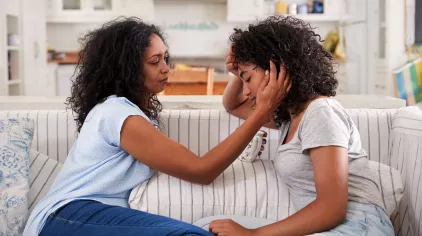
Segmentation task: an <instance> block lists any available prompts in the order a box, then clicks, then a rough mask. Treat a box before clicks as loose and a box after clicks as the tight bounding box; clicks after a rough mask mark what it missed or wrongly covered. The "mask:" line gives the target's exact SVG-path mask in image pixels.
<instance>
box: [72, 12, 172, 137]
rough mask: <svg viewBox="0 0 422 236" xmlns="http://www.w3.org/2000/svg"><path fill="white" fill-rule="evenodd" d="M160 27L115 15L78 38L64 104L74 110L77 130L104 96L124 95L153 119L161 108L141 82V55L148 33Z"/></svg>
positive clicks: (142, 81)
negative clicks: (74, 64) (69, 89)
mask: <svg viewBox="0 0 422 236" xmlns="http://www.w3.org/2000/svg"><path fill="white" fill-rule="evenodd" d="M152 34H156V35H158V36H159V37H160V38H161V39H162V40H163V42H165V40H164V37H163V34H162V33H161V30H160V29H159V28H158V27H157V26H155V25H149V24H146V23H144V22H142V21H141V20H140V19H138V18H133V17H132V18H118V19H116V20H114V21H111V22H109V23H106V24H104V25H103V26H102V27H101V28H99V29H96V30H93V31H91V32H88V33H87V34H86V35H85V36H84V37H82V38H81V39H79V41H80V42H81V43H82V45H83V49H82V50H81V51H80V53H79V56H80V59H79V62H78V65H77V67H76V70H75V74H77V75H76V77H75V78H74V80H73V81H72V89H71V96H70V97H68V98H67V100H66V101H67V105H68V106H69V107H70V108H71V109H72V110H73V112H75V113H76V115H77V117H76V118H75V121H76V123H77V128H78V132H80V130H81V128H82V125H83V123H84V121H85V119H86V117H87V115H88V113H89V112H90V111H91V109H92V108H93V107H94V106H95V105H97V104H99V103H102V102H104V101H105V100H106V99H107V97H109V96H111V95H116V96H118V97H125V98H127V99H128V100H129V101H131V102H133V103H134V104H136V105H137V106H138V107H139V108H140V109H141V110H142V111H143V112H144V113H145V114H146V115H147V116H148V117H150V118H151V119H157V117H158V114H159V113H160V111H161V110H162V105H161V103H160V102H159V101H158V99H157V96H156V94H151V93H150V92H149V91H148V90H147V88H145V87H144V86H143V84H144V80H145V78H144V76H143V74H142V70H143V63H142V57H143V55H144V51H145V49H146V48H147V47H149V45H150V40H149V37H150V36H151V35H152Z"/></svg>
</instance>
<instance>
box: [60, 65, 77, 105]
mask: <svg viewBox="0 0 422 236" xmlns="http://www.w3.org/2000/svg"><path fill="white" fill-rule="evenodd" d="M75 69H76V65H59V67H58V68H57V96H63V97H69V96H70V94H71V88H72V79H73V78H75V77H74V76H76V75H75Z"/></svg>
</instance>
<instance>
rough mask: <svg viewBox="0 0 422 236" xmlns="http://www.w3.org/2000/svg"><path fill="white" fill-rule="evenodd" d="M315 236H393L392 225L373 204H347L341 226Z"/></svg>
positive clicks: (381, 209)
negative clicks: (344, 218) (345, 214)
mask: <svg viewBox="0 0 422 236" xmlns="http://www.w3.org/2000/svg"><path fill="white" fill-rule="evenodd" d="M313 235H315V236H340V235H350V236H352V235H354V236H359V235H362V236H363V235H368V236H394V228H393V224H392V223H391V221H390V218H389V217H388V214H387V212H386V211H385V210H384V209H383V208H381V207H378V206H376V205H373V204H363V203H357V202H349V204H348V207H347V216H346V220H345V221H344V223H343V224H341V225H339V226H337V227H335V228H334V229H332V230H330V231H327V232H323V233H318V234H313Z"/></svg>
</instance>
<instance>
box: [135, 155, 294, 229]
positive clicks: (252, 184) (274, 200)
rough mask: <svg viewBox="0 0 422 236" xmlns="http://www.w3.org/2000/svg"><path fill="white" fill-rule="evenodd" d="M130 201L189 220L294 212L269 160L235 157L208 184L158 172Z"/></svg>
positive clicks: (276, 215) (273, 216)
mask: <svg viewBox="0 0 422 236" xmlns="http://www.w3.org/2000/svg"><path fill="white" fill-rule="evenodd" d="M129 204H130V206H131V208H134V209H138V210H142V211H146V212H150V213H153V214H160V215H164V216H169V217H171V218H174V219H178V220H182V221H185V222H188V223H193V222H195V221H198V220H199V219H202V218H204V217H207V216H213V215H243V216H252V217H259V218H267V219H273V220H278V219H284V218H286V217H287V216H289V215H290V214H291V213H292V212H293V209H292V206H293V205H292V204H291V199H290V197H289V194H288V190H287V187H286V185H285V184H284V183H282V182H281V181H280V179H279V177H278V176H277V174H276V172H275V169H274V165H273V163H272V161H270V160H259V161H256V162H253V163H247V162H242V161H235V162H234V163H233V164H232V165H231V166H230V167H229V168H227V169H226V170H225V171H224V173H222V174H221V175H220V176H219V177H217V179H216V180H215V181H214V182H213V183H212V184H210V185H206V186H204V185H199V184H192V183H190V182H186V181H182V180H180V179H177V178H174V177H171V176H169V175H166V174H163V173H157V174H155V175H154V176H153V177H152V178H151V179H150V180H149V181H146V182H144V183H143V184H141V185H139V186H138V187H136V188H135V189H133V191H132V193H131V195H130V198H129Z"/></svg>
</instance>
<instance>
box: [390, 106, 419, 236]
mask: <svg viewBox="0 0 422 236" xmlns="http://www.w3.org/2000/svg"><path fill="white" fill-rule="evenodd" d="M390 142H391V143H390V145H389V146H390V147H391V152H390V154H391V155H390V157H389V161H390V165H391V166H392V167H393V168H396V169H398V170H399V171H400V173H401V176H402V179H403V181H404V195H403V199H402V201H401V202H399V203H398V208H399V210H398V212H397V213H396V214H394V215H393V216H392V217H391V220H392V222H393V224H394V228H395V230H396V235H399V236H400V235H403V236H407V235H414V236H416V235H421V234H422V181H421V179H422V112H421V111H420V110H418V109H416V108H406V109H402V110H400V111H399V112H398V113H397V115H396V116H395V117H394V118H393V121H392V129H391V139H390Z"/></svg>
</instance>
